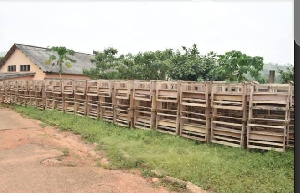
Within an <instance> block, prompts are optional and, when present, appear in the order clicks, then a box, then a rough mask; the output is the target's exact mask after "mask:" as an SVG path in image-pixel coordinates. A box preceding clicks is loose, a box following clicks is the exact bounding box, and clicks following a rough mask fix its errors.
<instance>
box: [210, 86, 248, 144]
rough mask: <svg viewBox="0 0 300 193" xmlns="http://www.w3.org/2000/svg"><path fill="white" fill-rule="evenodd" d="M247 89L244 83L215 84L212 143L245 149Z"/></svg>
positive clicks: (213, 89)
mask: <svg viewBox="0 0 300 193" xmlns="http://www.w3.org/2000/svg"><path fill="white" fill-rule="evenodd" d="M247 89H248V84H244V83H240V84H237V83H214V84H212V90H211V110H212V115H211V142H212V143H217V144H223V145H227V146H231V147H242V148H243V147H245V141H246V139H245V135H246V121H247Z"/></svg>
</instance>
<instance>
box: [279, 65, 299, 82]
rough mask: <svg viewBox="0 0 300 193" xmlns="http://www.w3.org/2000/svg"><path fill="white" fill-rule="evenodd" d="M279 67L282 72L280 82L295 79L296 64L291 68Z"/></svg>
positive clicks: (280, 72)
mask: <svg viewBox="0 0 300 193" xmlns="http://www.w3.org/2000/svg"><path fill="white" fill-rule="evenodd" d="M277 69H278V72H279V74H280V82H281V83H288V82H289V81H294V80H295V76H294V73H295V68H294V66H293V67H291V68H289V67H286V70H281V69H279V68H277Z"/></svg>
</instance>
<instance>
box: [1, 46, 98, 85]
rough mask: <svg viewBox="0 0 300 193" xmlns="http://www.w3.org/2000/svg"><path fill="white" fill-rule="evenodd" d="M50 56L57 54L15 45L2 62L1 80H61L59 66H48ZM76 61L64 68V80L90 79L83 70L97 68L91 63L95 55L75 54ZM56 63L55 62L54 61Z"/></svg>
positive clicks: (43, 49)
mask: <svg viewBox="0 0 300 193" xmlns="http://www.w3.org/2000/svg"><path fill="white" fill-rule="evenodd" d="M50 55H56V56H58V55H57V54H56V53H55V52H53V51H49V50H47V49H46V48H42V47H37V46H31V45H23V44H14V45H13V46H12V47H11V48H10V50H9V51H8V52H7V53H6V55H5V57H4V58H3V59H2V60H1V61H0V80H6V79H13V80H18V79H22V80H44V79H55V78H59V73H58V72H59V67H58V65H52V64H46V61H47V60H48V59H49V56H50ZM70 58H71V59H74V60H76V62H75V63H71V65H72V67H71V68H67V67H66V66H63V72H62V75H61V78H62V79H88V77H87V76H85V75H83V69H84V68H86V69H90V68H95V67H96V64H95V63H92V62H91V59H92V58H93V55H91V54H84V53H79V52H75V54H74V55H72V56H70ZM54 62H55V61H54Z"/></svg>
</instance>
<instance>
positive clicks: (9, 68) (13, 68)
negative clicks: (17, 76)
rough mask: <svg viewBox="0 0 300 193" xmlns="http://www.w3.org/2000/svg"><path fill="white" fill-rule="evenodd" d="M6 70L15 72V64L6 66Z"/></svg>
mask: <svg viewBox="0 0 300 193" xmlns="http://www.w3.org/2000/svg"><path fill="white" fill-rule="evenodd" d="M7 71H8V72H15V71H16V65H12V66H8V69H7Z"/></svg>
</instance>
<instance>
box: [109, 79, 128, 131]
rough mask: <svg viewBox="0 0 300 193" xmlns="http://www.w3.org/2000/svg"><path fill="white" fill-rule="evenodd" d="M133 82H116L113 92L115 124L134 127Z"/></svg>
mask: <svg viewBox="0 0 300 193" xmlns="http://www.w3.org/2000/svg"><path fill="white" fill-rule="evenodd" d="M132 95H133V81H131V80H128V81H115V82H114V90H113V98H112V99H113V100H112V102H113V105H114V108H113V110H114V124H116V125H119V126H125V127H133V126H132V123H133V120H132V119H133V98H132Z"/></svg>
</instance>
